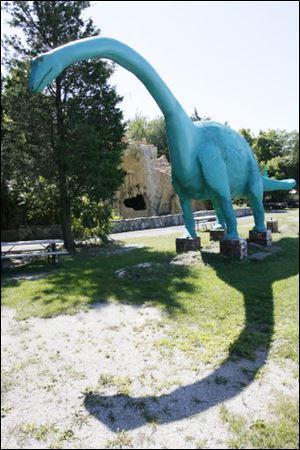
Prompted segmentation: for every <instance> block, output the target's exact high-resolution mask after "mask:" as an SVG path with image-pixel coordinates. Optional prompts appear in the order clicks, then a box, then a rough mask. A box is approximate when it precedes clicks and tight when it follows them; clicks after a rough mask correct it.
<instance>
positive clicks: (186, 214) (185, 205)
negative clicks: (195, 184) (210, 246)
mask: <svg viewBox="0 0 300 450" xmlns="http://www.w3.org/2000/svg"><path fill="white" fill-rule="evenodd" d="M179 199H180V205H181V209H182V215H183V221H184V225H185V229H186V236H187V237H192V238H196V237H197V233H196V230H195V221H194V216H193V211H192V207H191V200H190V199H187V198H185V197H179Z"/></svg>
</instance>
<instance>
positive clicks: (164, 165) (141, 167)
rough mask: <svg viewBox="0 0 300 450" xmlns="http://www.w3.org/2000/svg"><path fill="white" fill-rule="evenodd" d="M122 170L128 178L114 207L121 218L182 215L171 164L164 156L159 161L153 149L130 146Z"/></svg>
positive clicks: (148, 146) (138, 143)
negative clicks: (172, 179)
mask: <svg viewBox="0 0 300 450" xmlns="http://www.w3.org/2000/svg"><path fill="white" fill-rule="evenodd" d="M122 168H123V169H124V170H125V172H126V176H125V179H124V182H123V185H122V187H121V189H120V190H119V191H118V192H117V194H116V199H115V204H114V206H115V209H116V210H117V211H118V213H119V214H120V216H122V217H124V218H126V219H127V218H135V217H148V216H159V215H164V214H178V213H180V211H181V210H180V205H179V199H178V197H177V195H176V193H175V191H174V189H173V186H172V181H171V167H170V164H169V162H168V161H167V159H166V157H165V156H161V157H160V158H157V148H156V147H155V146H154V145H152V144H146V143H141V142H131V143H129V145H128V148H127V150H126V151H125V153H124V156H123V161H122Z"/></svg>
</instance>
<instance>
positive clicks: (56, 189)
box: [1, 1, 125, 240]
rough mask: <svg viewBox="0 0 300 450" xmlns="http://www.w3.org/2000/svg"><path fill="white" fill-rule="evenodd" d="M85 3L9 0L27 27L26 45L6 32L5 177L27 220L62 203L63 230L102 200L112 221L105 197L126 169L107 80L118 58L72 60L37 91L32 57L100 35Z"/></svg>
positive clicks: (15, 22)
mask: <svg viewBox="0 0 300 450" xmlns="http://www.w3.org/2000/svg"><path fill="white" fill-rule="evenodd" d="M88 6H89V2H84V1H83V2H81V1H80V2H73V1H66V2H65V1H63V2H60V1H53V2H26V1H25V2H24V1H22V2H21V1H14V2H5V7H6V9H7V10H8V11H9V12H10V14H11V16H10V17H11V18H10V24H11V26H13V27H16V28H19V29H21V30H22V31H23V33H24V35H25V45H24V44H23V43H21V41H20V40H19V39H18V38H17V37H16V35H14V36H11V37H9V38H7V39H6V46H7V47H8V49H9V50H10V53H7V55H6V63H7V69H8V75H7V77H6V80H5V83H4V88H3V99H4V107H3V109H4V111H3V116H4V121H3V122H4V125H3V127H4V139H3V143H2V144H3V150H2V155H3V158H2V159H3V163H4V166H3V170H2V172H1V176H2V178H1V179H2V183H3V185H5V186H6V190H7V192H9V193H10V195H11V196H14V198H18V201H19V203H23V205H24V207H25V212H26V220H27V221H30V222H31V221H37V220H41V219H40V217H43V216H44V214H47V215H48V216H47V217H49V210H51V214H52V216H56V217H57V216H58V215H59V211H60V213H61V214H60V221H61V223H62V225H63V231H64V233H65V232H67V225H68V223H69V222H70V218H71V216H72V217H73V218H74V220H75V223H74V225H76V229H77V228H78V220H80V221H81V223H82V224H83V223H87V222H89V220H86V219H83V218H84V217H90V216H91V205H93V209H94V212H95V213H96V211H97V212H99V211H100V209H101V207H102V206H103V208H104V212H103V213H102V212H99V220H98V222H97V223H98V225H99V224H100V223H101V228H102V229H103V230H107V229H108V223H107V224H104V222H103V221H104V220H107V221H108V219H109V217H110V214H108V213H107V206H106V205H107V203H109V202H111V201H112V198H113V196H114V192H115V191H116V190H117V189H118V188H119V186H120V184H121V182H122V179H123V176H124V173H123V171H122V170H121V169H120V168H119V166H120V163H121V155H122V152H123V150H124V147H125V145H124V143H123V142H122V137H123V134H124V124H123V123H122V112H121V111H120V109H119V108H118V103H119V102H120V101H121V97H119V96H118V95H117V93H116V91H115V90H114V88H112V87H111V86H109V84H108V79H109V77H110V76H111V74H112V72H113V66H112V65H109V64H108V63H106V62H103V61H101V60H93V61H88V62H87V61H83V62H80V63H77V64H75V65H73V66H72V67H70V68H68V69H67V70H65V71H64V72H63V73H62V74H61V75H60V76H59V77H58V78H57V79H56V80H55V81H54V82H53V83H52V85H51V86H49V87H48V88H47V89H46V91H45V93H44V94H36V95H32V94H30V93H29V92H28V88H27V82H28V81H27V80H28V61H29V58H31V57H32V56H36V55H37V54H38V53H40V52H44V51H48V50H49V49H50V48H55V47H57V46H58V45H62V44H65V43H66V42H69V41H71V40H75V39H80V38H84V37H87V36H93V35H98V34H99V33H100V31H99V30H98V29H96V28H95V26H94V25H93V22H92V20H87V21H84V20H83V19H82V13H83V11H84V9H86V8H87V7H88ZM12 50H14V52H15V54H16V55H17V58H16V57H15V54H12ZM41 177H42V178H41ZM41 179H43V183H42V189H41ZM40 194H42V195H40ZM82 198H87V199H88V202H84V201H82ZM85 208H86V210H85ZM44 209H45V210H46V211H45V210H44ZM104 218H106V219H104ZM76 220H77V222H76ZM96 228H98V226H97V227H96ZM69 231H70V230H69ZM69 238H70V240H72V236H70V235H69Z"/></svg>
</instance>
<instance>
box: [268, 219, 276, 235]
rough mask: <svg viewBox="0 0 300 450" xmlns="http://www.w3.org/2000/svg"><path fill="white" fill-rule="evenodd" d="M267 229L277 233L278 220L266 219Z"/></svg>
mask: <svg viewBox="0 0 300 450" xmlns="http://www.w3.org/2000/svg"><path fill="white" fill-rule="evenodd" d="M267 229H268V230H270V231H271V232H272V233H278V220H277V219H270V220H268V221H267Z"/></svg>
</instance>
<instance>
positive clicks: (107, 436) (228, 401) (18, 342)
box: [2, 304, 297, 449]
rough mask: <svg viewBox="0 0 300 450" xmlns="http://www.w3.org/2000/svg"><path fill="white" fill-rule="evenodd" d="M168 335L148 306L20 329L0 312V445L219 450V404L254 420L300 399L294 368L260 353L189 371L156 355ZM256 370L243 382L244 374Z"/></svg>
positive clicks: (222, 444) (223, 436)
mask: <svg viewBox="0 0 300 450" xmlns="http://www.w3.org/2000/svg"><path fill="white" fill-rule="evenodd" d="M167 332H168V328H167V325H166V324H165V322H164V321H163V317H162V316H161V313H160V311H159V310H157V309H155V308H153V307H140V306H139V307H134V306H129V305H125V304H124V305H121V304H106V305H100V306H99V307H95V308H93V309H90V310H89V311H87V312H80V313H78V314H76V315H73V316H69V315H64V316H58V317H55V318H51V319H40V318H31V319H28V320H25V321H21V322H18V321H16V320H15V319H14V311H13V310H10V309H8V308H5V309H3V310H2V335H3V340H2V355H3V358H2V362H3V365H2V370H3V376H2V383H3V386H2V387H3V403H2V412H3V414H2V415H3V416H4V417H3V419H2V448H6V449H8V448H10V449H11V448H85V449H99V448H141V449H147V448H148V449H152V448H153V449H164V448H167V449H179V448H215V449H218V448H223V449H224V448H227V441H228V439H229V437H230V433H229V431H228V427H227V425H226V423H224V422H222V420H221V419H220V414H219V409H220V406H221V404H225V405H226V407H228V409H229V410H230V411H232V412H234V413H239V414H243V415H244V416H245V417H246V418H247V420H255V419H261V418H262V419H263V418H266V417H268V415H269V411H268V404H269V403H270V402H271V401H272V400H273V399H275V398H276V397H277V396H278V394H279V393H282V394H284V395H287V396H291V395H296V392H297V382H296V380H295V379H294V378H293V377H292V376H291V373H292V370H293V366H292V365H290V366H288V365H285V366H283V367H279V366H277V365H276V364H275V363H274V362H270V361H267V363H266V364H265V356H266V355H265V354H264V353H259V354H258V355H257V360H256V362H249V361H245V360H240V361H239V362H228V363H226V364H225V365H222V366H221V367H216V368H213V367H208V366H205V365H203V366H201V365H199V364H198V365H197V366H195V362H194V361H192V360H191V359H189V358H188V357H187V356H186V355H185V354H183V353H182V352H180V351H174V352H173V353H170V354H168V355H166V356H163V354H162V353H160V352H159V351H158V349H157V348H156V347H155V345H154V343H155V341H157V340H158V339H160V338H162V337H163V336H164V335H166V334H167ZM259 366H262V367H263V373H262V375H261V376H260V377H259V378H258V379H256V380H254V381H252V382H250V383H249V378H248V375H247V374H246V373H245V370H244V371H243V370H241V368H246V369H249V370H251V369H253V368H254V367H259ZM216 379H218V380H221V382H220V381H219V382H217V383H216ZM222 379H223V380H224V379H226V384H223V382H222ZM99 380H100V382H99ZM242 385H244V387H242ZM122 393H123V394H126V395H124V396H121V395H118V394H122Z"/></svg>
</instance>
